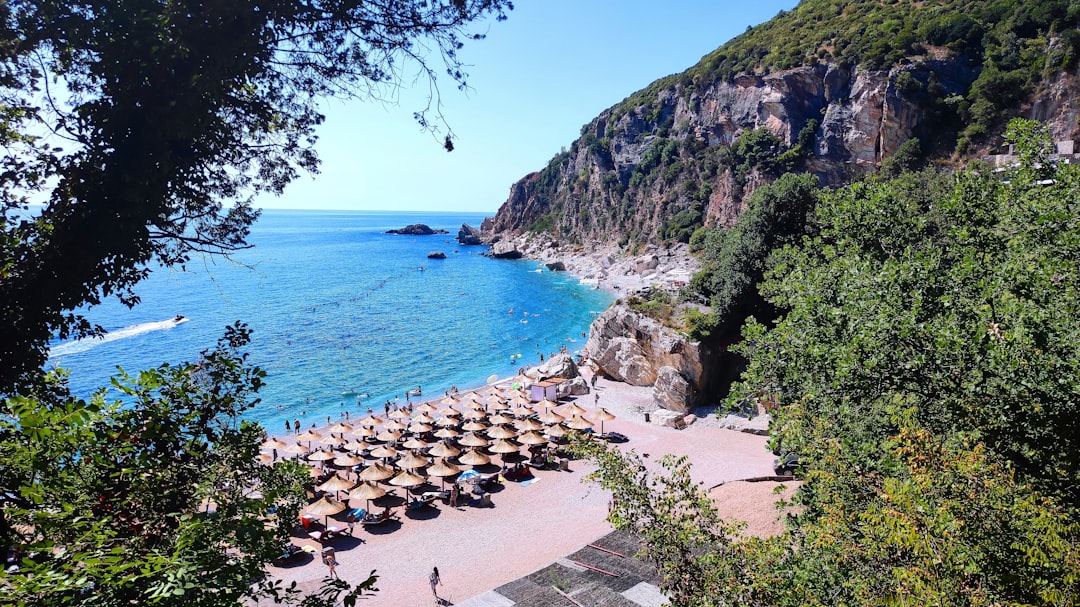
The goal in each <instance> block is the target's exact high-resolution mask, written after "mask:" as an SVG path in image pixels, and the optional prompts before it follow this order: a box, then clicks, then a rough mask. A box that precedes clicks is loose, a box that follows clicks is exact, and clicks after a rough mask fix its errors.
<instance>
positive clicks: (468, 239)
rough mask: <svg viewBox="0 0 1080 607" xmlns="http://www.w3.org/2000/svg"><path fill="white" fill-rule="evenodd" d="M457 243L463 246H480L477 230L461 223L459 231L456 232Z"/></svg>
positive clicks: (478, 231)
mask: <svg viewBox="0 0 1080 607" xmlns="http://www.w3.org/2000/svg"><path fill="white" fill-rule="evenodd" d="M457 241H458V242H459V243H461V244H463V245H477V244H481V242H480V230H477V229H476V228H474V227H472V226H471V225H469V224H467V223H463V224H461V229H460V230H458V233H457Z"/></svg>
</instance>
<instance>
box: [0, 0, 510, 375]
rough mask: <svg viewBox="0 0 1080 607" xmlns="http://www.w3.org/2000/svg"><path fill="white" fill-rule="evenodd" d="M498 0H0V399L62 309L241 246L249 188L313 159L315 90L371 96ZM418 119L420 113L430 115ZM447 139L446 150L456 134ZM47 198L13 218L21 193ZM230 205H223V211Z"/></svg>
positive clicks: (452, 74) (74, 331)
mask: <svg viewBox="0 0 1080 607" xmlns="http://www.w3.org/2000/svg"><path fill="white" fill-rule="evenodd" d="M510 8H512V5H511V3H510V2H508V1H507V0H446V1H434V2H432V1H406V2H389V3H387V2H338V1H336V0H314V1H312V2H275V1H271V2H260V1H255V0H224V1H222V2H212V3H204V2H177V1H174V0H101V1H95V2H92V3H85V2H72V1H69V0H52V1H44V2H42V1H39V0H34V1H26V0H11V1H9V2H4V3H3V4H2V6H0V23H2V27H0V48H2V49H3V50H2V51H0V62H2V66H3V70H2V72H0V144H2V145H3V146H4V153H3V155H2V156H0V194H2V203H0V204H2V209H3V215H4V230H3V237H2V238H0V268H2V269H0V294H2V297H0V361H2V362H3V364H2V365H0V393H6V392H9V391H10V390H12V389H13V388H14V387H16V386H21V385H28V384H32V383H33V382H34V379H35V377H37V370H38V369H40V368H41V366H42V365H43V364H44V362H45V359H46V356H47V344H48V341H49V339H50V338H61V339H65V338H70V337H84V336H87V335H90V334H95V333H100V331H101V329H100V328H97V327H92V326H90V325H89V324H88V323H87V322H86V321H85V320H84V319H82V318H81V317H79V316H78V315H77V314H76V313H74V312H72V310H75V309H76V308H78V307H79V306H81V305H84V304H94V303H97V302H99V301H100V300H101V299H102V298H105V297H112V296H118V297H120V298H121V299H122V300H123V301H125V302H127V303H129V304H134V303H136V302H137V301H138V297H137V295H136V294H135V293H134V290H133V288H134V286H135V285H136V284H137V283H138V282H139V280H141V279H142V278H143V277H144V276H145V275H146V272H147V270H146V264H147V263H149V262H152V261H157V262H160V263H162V264H164V265H177V264H180V265H182V264H184V263H185V262H186V261H187V260H188V259H189V256H190V255H191V254H192V253H194V252H199V251H211V252H226V251H229V250H233V249H236V248H238V247H243V246H245V244H244V243H245V238H246V236H247V233H248V228H249V226H250V225H251V223H252V221H254V220H255V218H256V216H257V215H258V213H257V212H256V211H255V210H253V209H252V208H251V206H250V200H251V197H252V196H253V195H254V194H255V193H257V192H262V191H266V192H280V191H281V190H282V189H283V188H284V187H285V185H286V184H287V183H289V181H291V180H292V179H293V178H294V177H295V176H296V175H297V172H298V171H299V170H308V171H313V170H315V169H316V167H317V159H316V156H315V153H314V151H313V145H314V141H315V135H314V129H315V127H316V126H317V125H318V124H319V123H320V122H321V121H322V119H323V117H322V115H321V114H320V113H319V112H318V109H317V105H316V101H317V99H318V98H319V97H321V96H331V95H332V96H346V97H348V96H361V97H379V96H383V95H389V94H390V93H392V88H393V86H395V85H396V83H398V82H400V81H401V79H402V78H411V77H412V76H413V72H414V71H415V72H419V74H420V75H421V76H422V77H424V76H426V78H425V79H426V80H427V81H429V82H431V83H432V85H433V86H434V85H436V76H437V75H438V74H437V73H436V70H435V69H434V68H433V67H430V66H429V65H428V64H427V63H426V60H427V59H428V58H429V57H436V58H437V59H436V60H437V61H440V62H442V63H445V66H446V72H447V76H448V77H449V79H450V81H451V82H453V83H454V84H455V85H459V86H465V74H464V73H463V72H462V71H461V62H460V60H459V59H458V55H457V52H458V50H459V49H460V48H461V46H462V40H463V39H470V38H479V37H482V36H479V35H470V34H468V33H467V32H466V31H465V27H466V26H467V25H468V24H470V23H472V22H474V21H476V20H478V19H481V18H485V17H488V16H494V17H496V18H499V19H501V18H505V13H504V11H505V10H507V9H510ZM433 90H434V91H435V96H434V98H433V101H432V104H433V105H432V106H431V107H429V108H427V109H426V110H422V111H421V112H418V113H417V118H418V120H419V121H420V122H421V124H422V125H424V126H429V127H434V126H436V125H434V124H433V123H431V122H430V120H431V119H432V118H434V117H435V116H429V115H428V114H429V113H433V114H438V111H439V107H438V93H437V91H438V89H437V86H435V88H434V89H433ZM450 141H451V140H450V135H449V134H447V135H446V145H447V147H448V148H451V147H452V144H451V143H450ZM28 197H29V198H32V199H34V200H39V201H40V200H42V199H45V200H47V206H46V208H45V210H44V211H43V212H41V213H40V214H39V215H38V216H37V217H35V218H29V219H28V218H26V213H20V212H19V210H20V209H21V210H24V211H25V208H26V207H25V202H26V201H27V199H28ZM227 205H231V206H230V207H229V208H228V210H227V211H226V210H224V209H225V206H227Z"/></svg>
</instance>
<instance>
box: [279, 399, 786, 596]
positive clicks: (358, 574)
mask: <svg viewBox="0 0 1080 607" xmlns="http://www.w3.org/2000/svg"><path fill="white" fill-rule="evenodd" d="M597 389H598V391H599V394H600V399H599V405H600V406H601V407H604V408H606V409H607V410H608V411H610V412H612V413H614V414H615V415H616V416H617V418H616V419H614V420H611V421H608V422H606V423H605V425H604V429H605V430H608V431H612V430H614V431H617V432H620V433H622V434H625V435H626V436H627V437H628V438H629V441H628V442H626V443H623V444H622V445H620V447H621V448H623V449H635V450H636V451H638V452H639V453H641V454H643V455H644V454H648V459H649V461H657V460H658V459H659V457H660V456H661V455H663V454H665V453H672V454H675V455H687V456H689V457H690V460H691V461H692V462H693V465H694V468H693V477H694V478H695V480H697V481H699V482H701V483H702V484H703V485H704V486H705V488H707V489H708V488H713V487H716V486H717V485H720V484H722V483H725V482H728V481H733V480H738V479H744V478H751V477H758V476H763V475H768V474H771V473H772V466H771V464H772V460H773V456H772V454H771V453H769V452H768V451H767V450H766V448H765V440H766V439H765V437H763V436H756V435H751V434H746V433H741V432H736V431H732V430H726V429H723V428H720V427H718V426H717V425H716V424H715V423H709V422H706V423H699V424H695V425H693V426H691V427H689V428H687V429H685V430H674V429H672V428H666V427H661V426H656V425H653V424H649V423H646V422H645V420H644V416H643V415H642V414H641V413H640V411H641V410H642V409H648V408H651V406H650V401H651V396H650V394H651V389H650V388H637V387H633V386H628V385H626V384H622V383H618V382H611V381H607V380H604V379H600V380H599V381H598V382H597ZM568 402H569V401H563V403H561V404H568ZM578 402H579V404H580V405H581V406H582V407H584V408H586V409H588V410H589V411H590V412H591V411H592V410H594V407H593V396H592V395H586V396H583V397H579V398H578ZM365 410H366V408H365ZM354 413H355V412H354ZM586 416H588V415H586ZM284 438H286V439H287V438H288V436H285V437H284ZM589 471H590V467H589V465H588V464H587V463H585V462H582V461H573V462H571V463H570V470H569V471H559V470H540V471H537V472H535V479H536V480H534V481H533V482H530V483H528V484H523V483H522V484H519V483H514V482H507V483H505V485H504V486H503V487H502V489H501V490H499V491H497V492H493V493H492V495H491V497H492V503H493V507H491V508H478V507H472V506H468V505H465V506H461V507H459V508H456V509H455V508H451V507H450V506H448V505H446V504H444V503H442V502H441V501H440V502H436V507H435V508H428V509H424V510H422V511H416V512H407V513H406V512H401V514H400V523H398V522H391V523H388V524H384V525H380V526H377V527H371V528H363V527H362V526H360V525H357V526H356V528H355V531H354V534H355V535H354V537H350V536H348V535H345V536H343V537H339V538H337V539H335V540H333V541H332V545H333V546H334V548H335V549H336V551H337V561H338V563H339V565H338V567H337V572H338V574H339V575H340V576H341V577H342V578H343V579H346V580H350V581H360V580H363V579H365V578H366V576H367V575H368V574H369V573H370V572H371V571H372V570H374V571H376V573H377V574H378V576H379V582H378V588H379V592H378V593H377V594H376V595H375V596H374V597H372V598H371V599H369V600H368V601H367V602H366V604H369V605H386V606H410V605H430V604H434V597H433V596H432V594H431V590H430V588H429V586H428V573H429V572H430V571H431V568H432V567H438V568H439V571H440V572H441V574H442V581H443V586H441V587H440V589H439V592H440V596H441V597H443V598H445V599H447V600H449V601H450V603H460V602H462V601H464V600H466V599H468V598H470V597H473V596H476V595H478V594H481V593H483V592H485V591H488V590H491V589H493V588H496V587H498V586H500V585H502V584H505V583H507V582H510V581H512V580H514V579H517V578H519V577H521V576H524V575H527V574H529V573H530V572H533V571H536V570H537V569H539V568H542V567H544V566H545V565H547V564H549V563H551V562H552V561H554V560H556V559H559V558H560V557H563V556H565V555H567V554H570V553H572V552H574V551H575V550H578V549H580V548H581V547H583V546H585V545H586V544H588V543H590V542H593V541H595V540H596V539H598V538H600V537H602V536H603V535H605V534H607V533H608V532H610V531H611V526H610V524H609V523H607V521H606V520H605V517H606V515H607V508H608V503H609V496H608V495H606V494H605V492H603V491H602V490H601V489H600V488H599V487H597V486H595V485H592V484H586V483H584V482H582V477H583V476H584V475H585V474H587V473H588V472H589ZM736 491H737V490H736ZM772 501H775V499H771V500H770V501H769V502H768V503H765V504H761V505H757V504H756V503H754V502H753V501H751V502H750V503H749V504H745V505H742V506H740V507H739V508H741V509H745V510H747V511H748V512H749V511H757V510H760V509H762V508H764V509H766V510H769V509H770V508H771V502H772ZM738 510H739V509H736V511H735V512H733V513H729V514H731V515H733V516H738V514H739V511H738ZM753 514H754V516H757V517H759V518H760V517H764V518H766V519H768V518H775V515H774V514H773V513H772V511H769V512H766V513H761V512H754V513H753ZM293 543H294V544H296V545H298V546H303V545H307V546H311V547H312V548H316V549H318V548H321V547H320V546H319V545H318V543H317V542H316V541H315V540H312V539H310V538H308V537H307V536H306V534H305V533H304V532H303V530H302V528H298V530H297V532H296V533H295V534H294V537H293ZM271 573H272V575H274V576H275V577H278V578H280V579H282V580H283V581H285V582H286V583H288V582H292V581H295V582H297V584H298V585H299V587H300V588H302V589H305V590H315V589H317V588H318V586H319V585H320V583H321V581H322V579H323V577H324V576H325V575H327V573H328V571H327V567H326V566H325V565H324V564H323V563H322V562H321V560H319V559H318V558H311V557H307V556H306V555H305V556H302V557H300V558H297V559H294V561H293V562H292V563H290V564H289V565H287V566H283V567H273V568H272V569H271Z"/></svg>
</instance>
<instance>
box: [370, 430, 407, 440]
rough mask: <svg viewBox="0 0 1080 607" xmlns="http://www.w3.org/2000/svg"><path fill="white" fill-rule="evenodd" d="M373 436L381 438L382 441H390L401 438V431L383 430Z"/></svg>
mask: <svg viewBox="0 0 1080 607" xmlns="http://www.w3.org/2000/svg"><path fill="white" fill-rule="evenodd" d="M375 438H377V439H379V440H381V441H382V442H384V443H392V442H394V441H396V440H397V439H399V438H401V432H399V431H397V430H383V431H382V432H380V433H378V434H376V435H375Z"/></svg>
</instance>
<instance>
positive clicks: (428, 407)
mask: <svg viewBox="0 0 1080 607" xmlns="http://www.w3.org/2000/svg"><path fill="white" fill-rule="evenodd" d="M416 410H417V411H419V412H421V413H432V412H434V411H438V409H437V408H436V407H435V405H432V404H431V403H424V404H422V405H420V406H419V407H417V408H416Z"/></svg>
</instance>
